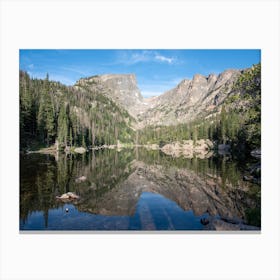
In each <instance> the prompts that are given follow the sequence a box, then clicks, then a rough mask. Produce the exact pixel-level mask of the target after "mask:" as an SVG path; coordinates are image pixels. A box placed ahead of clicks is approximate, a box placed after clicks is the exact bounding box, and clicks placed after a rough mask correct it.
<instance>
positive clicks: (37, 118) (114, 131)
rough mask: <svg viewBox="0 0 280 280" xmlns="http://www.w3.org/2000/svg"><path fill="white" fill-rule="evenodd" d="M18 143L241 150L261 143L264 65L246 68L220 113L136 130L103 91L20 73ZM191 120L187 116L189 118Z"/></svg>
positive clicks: (28, 145)
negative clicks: (196, 145) (207, 145)
mask: <svg viewBox="0 0 280 280" xmlns="http://www.w3.org/2000/svg"><path fill="white" fill-rule="evenodd" d="M19 86H20V87H19V89H20V145H21V147H20V148H21V149H28V148H32V146H34V145H41V146H42V145H43V146H49V145H52V144H54V143H57V144H58V146H59V147H61V148H64V147H67V146H68V147H72V146H84V147H88V146H102V145H104V144H107V145H112V144H117V143H118V141H120V142H122V143H135V144H147V143H156V144H159V145H160V146H163V145H164V144H165V143H170V142H172V141H181V140H188V139H192V140H194V141H197V140H199V139H210V140H212V141H216V142H217V143H224V144H231V145H232V146H233V147H236V148H237V149H239V150H246V149H248V150H251V149H254V148H259V147H260V145H261V64H260V63H259V64H257V65H254V66H253V67H252V68H250V69H247V70H245V71H243V72H242V74H241V75H240V76H239V78H238V79H237V81H236V82H235V84H234V86H233V89H232V92H231V94H230V96H229V97H228V98H227V100H226V102H225V103H224V104H223V106H222V107H221V110H220V112H215V113H212V115H208V116H206V117H205V118H200V119H197V120H195V121H192V122H189V123H187V122H186V123H182V124H179V125H174V126H148V127H145V128H144V129H141V130H137V131H135V130H134V129H132V126H133V125H132V124H133V123H135V120H134V119H133V118H132V117H131V116H130V115H129V114H128V112H127V111H126V110H124V109H122V108H120V107H119V106H117V104H116V103H114V102H113V101H112V100H110V99H109V98H107V97H106V96H105V95H104V94H103V93H102V90H98V89H96V88H95V89H92V88H90V87H89V86H88V85H81V84H77V85H75V86H72V87H67V86H64V85H62V84H61V83H59V82H53V81H49V77H48V75H46V78H45V79H43V80H42V79H32V78H30V77H29V75H28V74H27V73H26V72H23V71H20V83H19ZM186 121H187V120H186Z"/></svg>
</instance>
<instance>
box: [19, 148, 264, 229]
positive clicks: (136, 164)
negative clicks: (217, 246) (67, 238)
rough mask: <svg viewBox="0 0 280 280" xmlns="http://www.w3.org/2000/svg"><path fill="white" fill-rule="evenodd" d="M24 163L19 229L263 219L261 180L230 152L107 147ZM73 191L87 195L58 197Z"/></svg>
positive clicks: (188, 225) (192, 225) (184, 225)
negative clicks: (177, 153)
mask: <svg viewBox="0 0 280 280" xmlns="http://www.w3.org/2000/svg"><path fill="white" fill-rule="evenodd" d="M20 164H21V166H20V229H35V230H36V229H61V230H63V229H80V230H81V229H93V230H94V229H106V230H111V229H139V230H141V229H147V230H150V229H152V230H156V229H175V230H176V229H185V230H188V229H197V230H200V229H204V227H203V225H201V223H200V219H201V218H202V217H207V219H209V218H211V217H218V218H222V219H224V220H240V221H241V220H242V221H243V222H244V223H247V224H250V225H255V226H260V186H259V185H256V184H252V183H249V182H245V181H243V171H242V167H240V164H238V163H237V162H236V161H233V160H232V159H231V158H230V157H225V156H213V157H211V158H208V159H200V158H191V159H186V158H182V157H179V158H173V157H170V156H167V155H165V154H163V153H162V152H160V151H149V150H146V149H143V148H138V149H135V150H129V149H127V150H122V151H116V150H109V149H104V150H99V151H95V152H91V153H87V154H83V155H71V154H68V155H65V154H60V155H59V156H58V157H57V158H55V157H53V156H51V155H40V154H29V155H25V156H22V157H21V161H20ZM81 176H84V177H86V180H83V181H80V180H78V178H80V177H81ZM69 191H70V192H74V193H76V194H78V195H79V196H80V197H81V199H80V200H78V201H73V203H72V204H68V205H64V204H63V203H62V202H60V201H58V200H57V199H56V196H57V195H61V194H63V193H66V192H69ZM66 207H67V208H68V209H69V213H68V214H67V213H66V212H65V211H64V210H65V208H66ZM65 213H66V214H65ZM42 217H43V222H42ZM39 220H40V222H39ZM206 228H207V227H206Z"/></svg>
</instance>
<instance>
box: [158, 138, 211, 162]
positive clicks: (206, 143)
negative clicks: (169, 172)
mask: <svg viewBox="0 0 280 280" xmlns="http://www.w3.org/2000/svg"><path fill="white" fill-rule="evenodd" d="M211 147H214V144H213V143H212V142H211V141H210V140H208V139H207V140H204V139H200V140H197V141H196V143H195V144H194V142H193V140H184V141H183V142H182V143H181V142H178V141H177V142H173V143H171V144H166V145H164V146H163V147H162V148H161V151H162V152H164V153H165V154H167V155H172V156H175V157H177V156H180V155H183V156H184V157H186V158H192V157H193V153H196V154H197V156H198V157H200V158H205V156H206V155H207V153H208V151H209V150H210V149H211Z"/></svg>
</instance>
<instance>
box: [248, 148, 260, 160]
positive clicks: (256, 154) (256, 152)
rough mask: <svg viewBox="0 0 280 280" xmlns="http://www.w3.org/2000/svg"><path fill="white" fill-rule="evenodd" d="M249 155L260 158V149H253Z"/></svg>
mask: <svg viewBox="0 0 280 280" xmlns="http://www.w3.org/2000/svg"><path fill="white" fill-rule="evenodd" d="M251 156H253V157H256V158H261V156H262V152H261V149H256V150H253V151H252V152H251Z"/></svg>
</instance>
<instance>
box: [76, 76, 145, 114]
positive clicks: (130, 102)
mask: <svg viewBox="0 0 280 280" xmlns="http://www.w3.org/2000/svg"><path fill="white" fill-rule="evenodd" d="M76 85H78V86H79V85H87V86H88V87H89V88H90V89H91V90H93V91H94V90H98V91H99V92H102V93H103V94H104V95H106V96H107V97H108V98H110V99H111V100H113V101H114V102H116V103H117V104H118V105H119V106H120V107H122V108H124V109H126V110H127V111H128V112H129V113H130V115H132V116H133V117H135V114H136V112H138V109H139V106H140V105H141V103H142V102H143V97H142V95H141V92H140V90H139V88H138V86H137V80H136V76H135V74H104V75H99V76H93V77H89V78H85V79H80V80H79V81H78V82H77V84H76Z"/></svg>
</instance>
